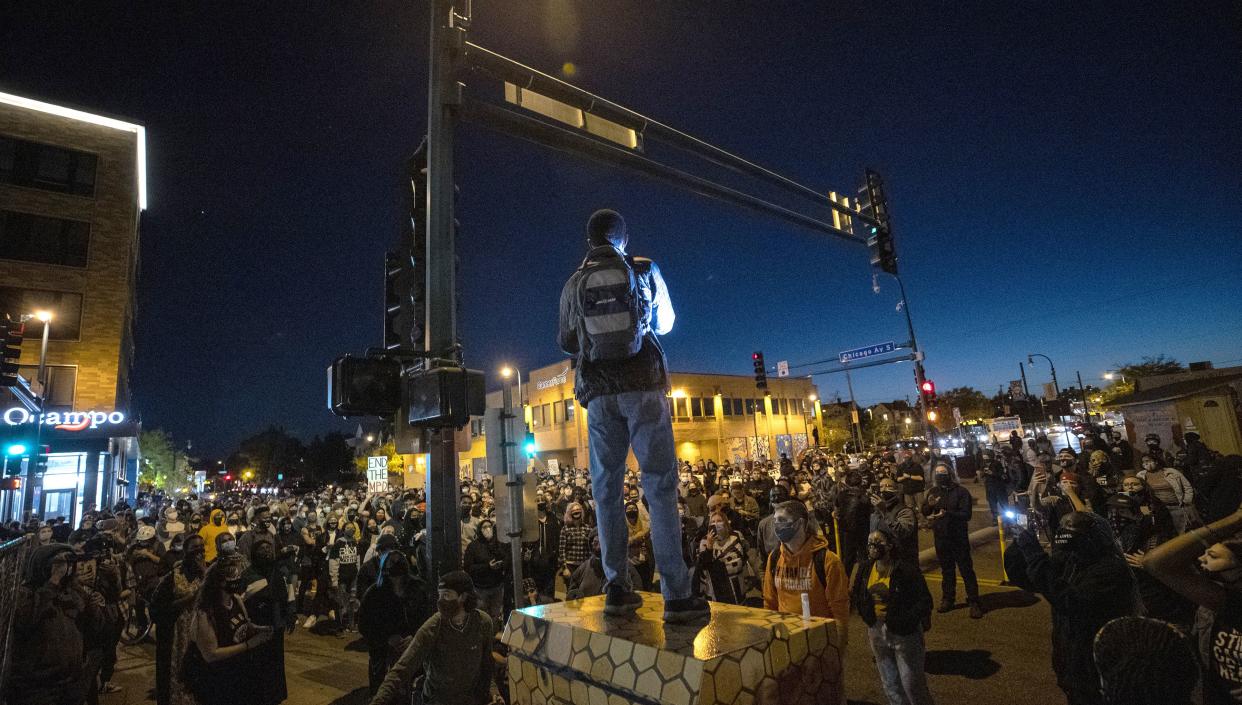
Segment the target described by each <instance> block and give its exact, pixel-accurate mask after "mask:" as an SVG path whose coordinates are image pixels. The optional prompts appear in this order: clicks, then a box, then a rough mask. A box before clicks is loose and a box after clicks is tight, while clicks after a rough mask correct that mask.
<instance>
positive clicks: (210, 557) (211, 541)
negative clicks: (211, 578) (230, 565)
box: [198, 509, 229, 563]
mask: <svg viewBox="0 0 1242 705" xmlns="http://www.w3.org/2000/svg"><path fill="white" fill-rule="evenodd" d="M216 517H220V525H219V526H216ZM228 530H229V527H228V526H227V525H226V524H225V523H224V510H223V509H213V510H211V516H209V517H208V518H207V523H206V524H203V528H201V529H199V530H198V535H199V536H202V537H203V543H204V544H205V545H204V546H203V548H204V549H205V550H204V557H205V558H206V559H207V562H208V563H210V562H212V561H214V560H215V559H216V537H217V536H219V535H220V534H223V533H227V532H228Z"/></svg>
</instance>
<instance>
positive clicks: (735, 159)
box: [465, 42, 879, 239]
mask: <svg viewBox="0 0 1242 705" xmlns="http://www.w3.org/2000/svg"><path fill="white" fill-rule="evenodd" d="M465 59H466V63H467V64H468V65H469V66H470V67H471V68H472V69H475V70H477V71H481V72H483V73H487V74H491V75H492V76H494V77H495V78H498V79H500V80H502V81H507V82H509V83H512V84H514V85H516V86H518V87H520V88H523V89H525V90H529V91H533V92H535V93H538V94H540V95H543V96H546V97H548V98H552V99H553V100H557V101H560V102H562V103H565V104H566V105H569V106H571V107H574V108H577V109H579V110H582V111H583V112H585V113H588V114H590V115H595V116H598V117H601V118H603V119H605V120H609V121H612V122H615V123H618V124H620V125H623V126H625V127H629V128H631V129H633V130H635V131H636V132H638V133H639V134H641V135H642V136H643V138H644V139H650V140H655V141H658V142H663V143H665V144H668V145H670V146H673V147H678V148H680V149H684V150H686V151H688V152H691V153H693V154H695V155H696V156H699V157H701V158H703V159H706V160H708V161H710V162H712V163H714V164H717V165H719V166H722V167H724V168H726V169H730V170H732V171H735V172H738V173H742V174H747V175H749V176H753V177H755V178H758V179H761V180H763V181H766V182H768V183H770V184H773V185H775V186H778V187H781V188H782V189H784V190H785V191H787V192H789V193H792V194H794V195H797V196H801V197H803V198H805V199H807V200H809V201H811V202H812V203H814V204H816V205H819V206H827V207H829V208H832V209H833V210H836V211H838V212H840V213H841V214H842V215H847V216H849V217H850V218H856V219H858V221H860V222H863V223H866V224H867V225H878V224H879V223H878V221H877V220H876V219H875V218H874V217H872V216H871V215H868V214H867V213H864V212H862V211H861V210H857V209H854V208H850V207H849V206H846V205H844V204H842V203H838V202H835V201H832V200H830V199H829V198H828V197H827V196H826V195H825V194H824V193H822V192H820V191H816V190H815V189H812V188H810V187H808V186H804V185H802V184H800V183H798V182H796V181H794V180H792V179H790V178H788V177H785V176H782V175H780V174H778V173H776V172H775V171H772V170H771V169H768V168H766V167H763V166H760V165H758V164H755V163H754V162H752V161H749V160H747V159H743V158H742V157H739V156H737V155H736V154H733V153H731V152H728V151H725V150H723V149H720V148H719V147H716V146H715V145H712V144H709V143H707V142H704V141H703V140H701V139H699V138H697V137H694V136H693V135H689V134H686V133H685V132H682V131H681V130H677V129H675V128H673V127H670V126H668V125H666V124H664V123H662V122H660V121H658V120H653V119H651V118H649V117H647V116H645V115H643V114H641V113H637V112H635V111H633V110H630V109H629V108H626V107H623V106H621V105H618V104H616V103H614V102H612V101H610V100H608V99H606V98H602V97H600V96H597V95H595V94H594V93H591V92H589V91H586V90H583V89H581V88H578V87H577V86H575V85H573V84H571V83H566V82H565V81H562V80H561V79H559V78H556V77H555V76H550V75H548V74H546V73H543V72H542V71H539V70H538V69H534V68H531V67H529V66H527V65H525V64H522V63H520V62H517V61H514V60H513V59H510V58H508V57H506V56H502V55H500V54H497V53H496V52H494V51H491V50H490V49H485V48H484V47H481V46H479V45H478V44H475V43H473V42H466V43H465ZM850 238H851V239H856V238H854V236H853V235H850Z"/></svg>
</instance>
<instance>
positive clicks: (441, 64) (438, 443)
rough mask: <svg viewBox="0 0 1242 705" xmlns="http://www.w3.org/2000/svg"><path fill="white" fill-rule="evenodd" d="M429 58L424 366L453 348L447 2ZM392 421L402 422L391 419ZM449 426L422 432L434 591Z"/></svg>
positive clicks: (451, 81) (449, 522)
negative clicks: (425, 447) (427, 452)
mask: <svg viewBox="0 0 1242 705" xmlns="http://www.w3.org/2000/svg"><path fill="white" fill-rule="evenodd" d="M429 4H430V6H431V30H430V43H431V54H430V56H431V59H430V67H429V68H430V70H429V72H428V73H429V77H428V89H427V97H428V101H427V102H428V109H427V251H426V253H425V257H426V262H427V289H426V292H427V296H426V307H427V309H426V310H427V328H426V331H425V334H424V341H425V345H424V350H426V352H427V354H428V355H429V356H430V359H429V360H428V362H427V365H428V367H440V366H446V365H451V364H454V363H455V362H456V361H457V360H458V359H459V355H460V351H459V350H458V347H457V302H456V293H457V284H456V281H455V277H456V267H457V263H456V248H455V246H454V233H453V226H454V220H453V142H454V125H455V122H456V120H457V107H458V105H460V103H461V90H460V86H459V84H458V83H457V80H456V64H457V61H458V59H459V57H460V48H461V44H462V42H464V33H465V32H464V28H463V27H462V26H461V19H463V18H460V17H459V16H458V15H457V13H456V10H455V9H454V7H453V3H452V2H451V1H450V0H431V2H430V3H429ZM397 423H399V424H405V423H409V419H408V418H398V419H397ZM453 434H454V430H453V429H452V428H435V429H432V430H429V431H428V432H427V438H428V441H429V443H428V446H429V448H428V450H430V453H431V459H430V462H429V463H427V476H426V487H427V533H428V546H429V548H430V564H431V572H432V575H431V576H429V577H430V580H429V582H430V585H431V588H432V589H433V590H434V589H435V586H437V585H438V584H439V581H440V576H441V575H443V574H444V573H447V572H449V571H453V570H457V569H458V568H460V567H461V520H460V519H459V518H458V516H457V506H458V501H459V495H460V491H459V490H458V485H457V453H456V448H455V447H454V442H453V441H454V438H453Z"/></svg>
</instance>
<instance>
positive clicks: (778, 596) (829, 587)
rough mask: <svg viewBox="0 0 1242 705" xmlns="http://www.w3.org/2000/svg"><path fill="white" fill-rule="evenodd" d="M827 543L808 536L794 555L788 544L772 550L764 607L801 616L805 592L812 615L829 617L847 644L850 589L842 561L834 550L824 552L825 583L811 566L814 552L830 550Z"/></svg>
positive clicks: (817, 537) (765, 584) (765, 582)
mask: <svg viewBox="0 0 1242 705" xmlns="http://www.w3.org/2000/svg"><path fill="white" fill-rule="evenodd" d="M827 548H828V542H827V541H825V540H824V538H823V537H822V536H816V535H812V536H808V537H807V540H806V542H805V543H803V544H802V548H800V549H798V552H797V553H791V552H790V551H789V549H788V548H786V547H785V544H783V543H782V544H781V545H780V548H778V549H777V550H776V551H773V552H772V554H771V555H770V556H769V557H768V560H769V561H776V570H775V571H773V570H772V566H771V565H768V566H765V567H764V571H763V606H764V607H766V608H768V609H770V610H776V611H777V612H788V613H790V614H798V615H800V614H802V593H804V592H805V593H808V594H809V595H810V596H811V616H813V617H826V618H828V619H834V620H836V622H837V631H838V632H839V633H840V634H841V644H842V646H844V645H845V638H846V635H847V634H848V633H849V619H850V588H849V576H847V575H846V574H845V566H844V565H842V563H841V559H840V558H838V557H837V554H835V553H833V552H832V551H831V550H824V551H823V554H824V583H826V584H823V583H820V581H819V575H817V574H816V572H815V568H814V567H813V566H812V565H811V559H812V558H813V557H814V555H815V552H816V551H818V550H820V549H827Z"/></svg>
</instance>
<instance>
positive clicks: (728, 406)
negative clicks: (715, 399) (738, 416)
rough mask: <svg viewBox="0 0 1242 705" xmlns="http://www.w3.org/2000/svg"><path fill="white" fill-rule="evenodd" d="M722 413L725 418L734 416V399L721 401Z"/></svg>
mask: <svg viewBox="0 0 1242 705" xmlns="http://www.w3.org/2000/svg"><path fill="white" fill-rule="evenodd" d="M720 411H721V412H723V413H724V415H725V416H732V415H733V400H732V399H721V400H720Z"/></svg>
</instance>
